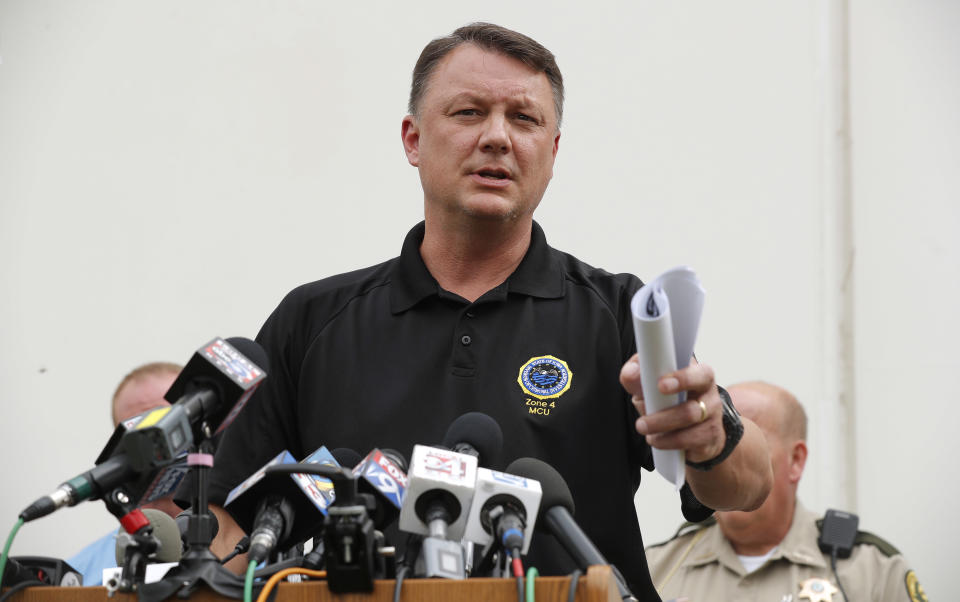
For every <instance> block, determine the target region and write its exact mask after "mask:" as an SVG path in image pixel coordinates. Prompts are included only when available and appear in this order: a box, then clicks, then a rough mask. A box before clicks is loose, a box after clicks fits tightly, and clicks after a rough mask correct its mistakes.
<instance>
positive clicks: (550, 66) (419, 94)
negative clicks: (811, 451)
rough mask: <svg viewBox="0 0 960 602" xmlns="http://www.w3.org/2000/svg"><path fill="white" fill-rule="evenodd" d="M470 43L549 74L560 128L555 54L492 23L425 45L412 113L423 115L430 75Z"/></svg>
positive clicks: (412, 97) (412, 88)
mask: <svg viewBox="0 0 960 602" xmlns="http://www.w3.org/2000/svg"><path fill="white" fill-rule="evenodd" d="M467 43H470V44H476V45H477V46H479V47H480V48H483V49H484V50H491V51H494V52H499V53H501V54H505V55H507V56H510V57H513V58H515V59H517V60H518V61H520V62H522V63H523V64H524V65H527V66H528V67H530V68H531V69H535V70H536V71H539V72H541V73H543V74H545V75H546V76H547V80H548V81H549V82H550V88H551V89H552V90H553V105H554V108H555V109H556V111H557V127H560V121H561V120H562V118H563V76H562V75H560V68H559V67H557V60H556V58H555V57H554V56H553V53H552V52H550V51H549V50H547V49H546V48H545V47H544V46H543V45H542V44H540V43H539V42H537V41H536V40H534V39H533V38H530V37H528V36H525V35H523V34H522V33H519V32H516V31H513V30H512V29H507V28H506V27H501V26H499V25H494V24H492V23H471V24H469V25H464V26H463V27H461V28H459V29H457V30H456V31H454V32H453V33H452V34H450V35H449V36H446V37H442V38H437V39H435V40H433V41H432V42H430V43H429V44H427V45H426V46H425V47H424V49H423V52H421V53H420V58H419V59H417V64H416V66H414V68H413V82H412V83H411V85H410V102H409V106H408V107H407V108H408V110H409V111H410V114H411V115H414V116H419V111H420V101H421V100H423V96H424V94H426V91H427V85H428V83H429V80H430V75H431V74H432V73H433V71H434V69H436V67H437V64H438V63H439V62H440V61H441V60H442V59H443V57H445V56H447V55H448V54H449V53H450V52H451V51H452V50H453V49H455V48H457V47H458V46H460V45H461V44H467Z"/></svg>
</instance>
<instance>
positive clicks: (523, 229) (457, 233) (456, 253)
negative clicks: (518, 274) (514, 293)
mask: <svg viewBox="0 0 960 602" xmlns="http://www.w3.org/2000/svg"><path fill="white" fill-rule="evenodd" d="M438 221H440V220H431V219H429V218H428V219H427V222H426V229H425V231H424V235H423V243H422V244H421V245H420V255H421V257H423V262H424V264H426V266H427V270H429V271H430V274H431V275H432V276H433V277H434V278H436V280H437V282H438V283H439V284H440V286H441V287H442V288H443V289H444V290H447V291H450V292H451V293H455V294H457V295H459V296H461V297H463V298H464V299H467V300H468V301H470V302H473V301H476V300H477V299H479V298H480V297H481V296H482V295H483V294H484V293H486V292H487V291H489V290H490V289H493V288H495V287H496V286H498V285H499V284H501V283H502V282H503V281H504V280H506V279H507V278H508V277H509V276H510V274H512V273H513V271H514V270H516V269H517V266H518V265H520V262H521V261H522V260H523V256H524V255H525V254H526V252H527V249H528V248H529V247H530V232H531V228H532V221H533V220H532V218H526V219H520V220H517V221H515V222H506V223H505V222H495V221H489V222H479V223H476V222H475V223H471V224H469V225H458V224H449V223H445V224H442V223H438Z"/></svg>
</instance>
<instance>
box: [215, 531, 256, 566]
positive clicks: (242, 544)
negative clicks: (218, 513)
mask: <svg viewBox="0 0 960 602" xmlns="http://www.w3.org/2000/svg"><path fill="white" fill-rule="evenodd" d="M249 549H250V536H249V535H244V536H243V537H242V538H240V541H238V542H237V545H235V546H234V547H233V550H232V551H231V552H230V553H229V554H227V555H226V556H224V557H223V558H221V559H220V564H227V563H228V562H230V561H231V560H233V559H234V557H236V556H239V555H240V554H243V553H244V552H246V551H247V550H249Z"/></svg>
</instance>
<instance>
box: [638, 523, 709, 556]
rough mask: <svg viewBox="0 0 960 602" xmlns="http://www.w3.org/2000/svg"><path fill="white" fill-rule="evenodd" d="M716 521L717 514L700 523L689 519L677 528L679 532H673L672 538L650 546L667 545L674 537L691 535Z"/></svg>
mask: <svg viewBox="0 0 960 602" xmlns="http://www.w3.org/2000/svg"><path fill="white" fill-rule="evenodd" d="M716 522H717V518H716V516H711V517H710V518H707V519H705V520H703V521H701V522H699V523H692V522H690V521H687V522H685V523H683V524H682V525H680V528H679V529H677V532H676V533H674V534H673V537H671V538H670V539H668V540H666V541H661V542H659V543H655V544H652V545H650V546H648V547H650V548H656V547H657V546H663V545H666V544H668V543H670V542H671V541H673V540H674V539H677V538H678V537H683V536H684V535H689V534H691V533H696V532H697V531H699V530H700V529H705V528H707V527H709V526H711V525H714V524H716Z"/></svg>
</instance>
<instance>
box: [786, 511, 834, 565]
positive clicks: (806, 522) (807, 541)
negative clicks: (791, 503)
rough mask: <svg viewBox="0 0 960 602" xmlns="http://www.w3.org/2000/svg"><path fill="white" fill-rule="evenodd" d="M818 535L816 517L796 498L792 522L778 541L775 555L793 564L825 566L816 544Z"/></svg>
mask: <svg viewBox="0 0 960 602" xmlns="http://www.w3.org/2000/svg"><path fill="white" fill-rule="evenodd" d="M819 537H820V534H819V532H818V530H817V517H816V516H815V515H814V514H813V513H812V512H810V511H809V510H807V509H806V508H804V507H803V505H802V504H801V503H800V500H797V503H796V507H795V508H794V510H793V523H791V524H790V530H789V531H787V536H786V537H784V538H783V541H781V542H780V546H779V548H778V549H777V554H776V556H777V557H784V558H786V559H787V560H789V561H790V562H792V563H793V564H805V565H809V566H814V567H820V568H826V566H827V563H826V562H825V561H824V559H823V553H822V552H821V551H820V548H819V547H818V546H817V539H819Z"/></svg>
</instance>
